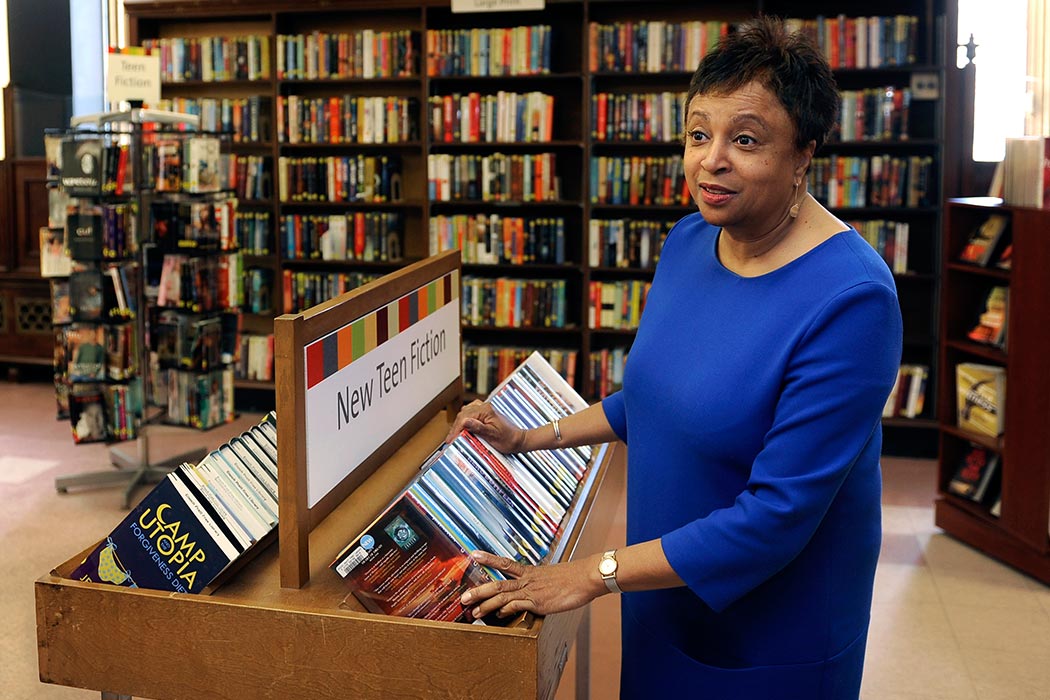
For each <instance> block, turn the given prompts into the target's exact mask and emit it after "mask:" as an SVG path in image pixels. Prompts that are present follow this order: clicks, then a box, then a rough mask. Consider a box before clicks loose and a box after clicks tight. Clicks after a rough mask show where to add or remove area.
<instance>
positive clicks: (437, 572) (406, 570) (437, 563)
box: [332, 498, 491, 622]
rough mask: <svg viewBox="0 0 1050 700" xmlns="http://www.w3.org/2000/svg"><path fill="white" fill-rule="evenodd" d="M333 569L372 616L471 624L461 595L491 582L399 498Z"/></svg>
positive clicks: (408, 501) (413, 506) (412, 505)
mask: <svg viewBox="0 0 1050 700" xmlns="http://www.w3.org/2000/svg"><path fill="white" fill-rule="evenodd" d="M332 568H333V569H334V570H335V572H336V573H338V574H339V575H340V576H342V577H343V578H344V579H345V580H346V581H347V582H348V583H349V584H350V586H351V588H352V590H353V593H354V595H355V596H356V597H357V599H358V600H359V601H360V602H361V604H362V605H364V607H365V608H366V609H367V610H369V611H370V612H374V613H383V614H387V615H397V616H399V617H412V618H422V619H426V620H440V621H444V622H473V621H474V618H473V616H472V614H471V612H470V610H469V609H468V608H465V607H463V605H462V604H461V603H460V602H459V597H460V596H461V595H462V594H463V593H464V592H465V591H467V590H468V589H470V588H473V587H475V586H478V585H481V584H482V583H486V582H488V581H490V580H491V577H490V576H489V575H488V574H487V573H486V571H485V570H484V569H483V568H482V567H481V566H480V565H479V564H477V563H476V562H475V561H474V560H473V559H471V558H470V556H469V554H468V553H467V552H466V551H464V550H463V548H462V547H460V546H458V545H457V544H456V543H455V542H454V541H453V540H452V538H450V537H448V536H446V535H445V534H444V533H443V532H442V531H441V530H439V529H438V527H437V525H435V523H434V521H433V520H431V518H430V517H428V516H427V515H425V514H424V513H423V512H422V511H421V510H420V509H419V508H417V507H416V504H415V502H414V501H413V500H411V499H407V498H399V499H398V500H397V501H395V502H394V503H393V504H392V505H391V506H390V507H389V508H387V510H386V511H384V512H383V514H382V515H380V516H379V518H377V519H376V520H375V521H374V522H373V523H372V525H370V526H369V527H368V529H366V530H365V532H363V533H362V534H361V535H360V536H359V537H357V538H355V540H354V541H353V542H352V543H351V545H350V547H349V548H348V549H347V550H345V551H344V553H343V555H342V556H341V557H340V558H339V560H338V561H336V562H335V563H334V564H333V565H332Z"/></svg>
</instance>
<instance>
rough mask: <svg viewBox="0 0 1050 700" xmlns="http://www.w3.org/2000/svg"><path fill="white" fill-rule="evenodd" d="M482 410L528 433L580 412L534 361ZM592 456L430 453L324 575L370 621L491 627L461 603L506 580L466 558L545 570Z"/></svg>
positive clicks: (466, 446)
mask: <svg viewBox="0 0 1050 700" xmlns="http://www.w3.org/2000/svg"><path fill="white" fill-rule="evenodd" d="M487 401H489V402H490V403H491V404H492V405H493V407H494V408H495V409H496V410H497V411H498V412H499V413H501V414H502V415H503V416H504V417H505V418H506V419H507V420H508V421H509V422H510V423H511V424H512V425H514V426H516V427H519V428H526V429H528V428H536V427H539V426H541V425H545V424H547V423H550V422H552V421H554V420H557V419H561V418H564V417H566V416H568V415H571V414H573V413H575V412H576V411H579V410H582V409H583V408H586V406H587V403H586V402H585V401H584V400H583V399H582V398H581V397H580V396H579V394H577V393H576V391H575V390H574V389H573V388H572V387H571V386H570V385H569V384H568V383H567V382H566V381H565V380H564V379H563V378H562V377H561V375H559V374H558V373H557V372H556V371H555V370H554V369H553V368H552V367H551V366H550V364H548V363H547V361H546V360H544V359H543V357H542V356H541V355H540V354H539V353H533V354H532V355H531V356H530V357H529V358H528V359H527V360H526V361H525V362H524V363H523V364H521V365H520V366H519V367H518V368H517V369H516V370H515V371H514V372H513V373H511V374H510V375H509V376H508V377H507V378H506V379H505V380H504V381H503V382H502V383H501V384H500V385H499V386H497V387H496V389H494V390H493V391H492V393H491V394H490V395H489V397H488V399H487ZM591 453H592V450H591V448H590V447H588V446H584V447H572V448H558V449H551V450H535V451H531V452H526V453H518V454H510V455H504V454H502V453H500V452H498V451H497V450H495V449H494V448H492V447H491V446H490V445H489V444H488V443H487V442H485V440H484V439H482V438H479V437H477V436H476V435H473V434H471V433H469V432H467V431H463V432H461V433H460V434H459V435H457V436H456V437H455V439H453V440H452V441H451V442H450V443H448V444H442V445H441V446H440V447H439V448H438V449H437V450H435V451H434V453H433V454H432V455H431V456H430V457H429V458H428V459H427V460H426V461H425V462H424V463H423V465H422V466H421V467H420V472H419V474H418V475H417V477H416V478H414V479H413V480H412V481H411V482H410V483H409V484H408V486H407V487H406V488H405V489H403V490H402V491H401V493H400V494H399V495H398V496H397V497H396V498H395V499H394V500H393V502H392V503H390V504H389V505H388V506H387V507H386V508H385V509H384V510H383V512H382V514H381V515H380V516H379V517H378V518H376V519H375V520H374V521H373V522H372V523H371V524H370V525H369V526H368V527H367V528H366V529H365V530H364V531H363V532H361V533H360V534H359V535H357V536H356V537H355V538H354V539H353V540H351V541H350V543H349V544H348V545H347V546H346V547H345V548H344V549H343V550H342V551H341V552H340V553H339V554H338V555H337V556H336V558H335V560H334V561H333V562H332V565H331V568H332V570H334V571H335V572H336V573H337V574H339V575H340V576H341V577H343V578H344V579H345V580H346V582H347V584H348V586H349V588H350V592H351V595H353V596H354V597H356V598H357V600H358V601H359V602H360V603H361V605H363V606H364V607H365V608H366V609H367V610H369V611H370V612H376V613H384V614H388V615H396V616H401V617H412V618H423V619H431V620H442V621H447V622H453V621H454V622H467V623H476V624H478V623H481V624H485V623H489V624H494V623H497V622H498V621H497V620H496V619H495V618H486V619H485V620H476V619H474V617H473V615H472V614H471V612H470V610H469V609H467V608H464V607H463V605H461V604H460V602H459V597H460V595H461V594H462V593H463V592H464V591H465V590H467V589H468V588H472V587H474V586H477V585H480V584H482V583H484V582H486V581H493V580H501V579H503V578H505V577H504V576H503V574H502V573H500V572H499V571H497V570H495V569H491V568H489V567H484V566H481V565H480V564H478V563H477V562H476V561H475V560H474V559H473V558H472V557H471V556H470V553H471V552H473V551H475V550H483V551H488V552H492V553H494V554H497V555H500V556H503V557H508V558H510V559H514V560H516V561H519V562H522V563H524V564H530V565H535V564H540V563H543V562H546V561H550V560H551V559H552V556H553V555H554V553H555V552H556V550H557V549H558V539H559V535H560V534H562V532H563V528H564V526H565V516H566V513H567V512H568V509H569V507H570V506H571V504H572V501H573V499H574V498H575V496H576V492H577V488H578V486H579V485H580V483H581V480H582V479H583V477H584V475H585V474H586V472H587V469H588V466H589V462H590V458H591Z"/></svg>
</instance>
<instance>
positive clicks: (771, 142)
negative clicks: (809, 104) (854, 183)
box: [685, 81, 815, 238]
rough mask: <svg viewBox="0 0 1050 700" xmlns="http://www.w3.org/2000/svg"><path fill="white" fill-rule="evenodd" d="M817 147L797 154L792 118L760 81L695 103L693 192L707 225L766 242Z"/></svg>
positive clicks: (690, 156)
mask: <svg viewBox="0 0 1050 700" xmlns="http://www.w3.org/2000/svg"><path fill="white" fill-rule="evenodd" d="M814 147H815V144H814V143H812V142H811V143H810V145H809V146H808V147H807V148H805V149H803V150H802V151H799V150H798V149H797V148H796V146H795V125H794V123H793V122H792V121H791V117H790V116H789V115H788V113H787V110H786V109H784V107H783V105H781V104H780V100H778V99H777V97H776V95H774V94H773V93H772V92H771V91H770V90H769V89H768V88H766V87H765V86H763V85H762V84H761V83H758V82H756V81H752V82H750V83H748V84H747V85H744V86H743V87H742V88H740V89H739V90H737V91H735V92H732V93H729V94H725V95H710V94H701V95H696V96H695V97H694V98H693V99H692V101H691V102H690V103H689V105H688V107H687V111H686V117H685V177H686V180H687V182H688V183H689V192H690V193H691V194H692V195H693V200H694V201H695V202H696V203H697V206H699V207H700V212H701V213H702V214H703V216H704V219H705V220H706V221H707V222H708V223H710V224H712V225H714V226H721V227H723V228H726V229H728V230H730V231H731V232H733V233H734V234H736V235H739V236H741V237H745V238H751V237H761V236H763V235H765V234H766V233H768V232H769V231H771V230H772V229H774V228H775V227H776V226H777V225H778V224H779V223H780V222H781V221H783V219H784V218H785V217H786V216H787V211H788V209H789V208H790V207H791V205H792V204H793V203H794V201H795V198H796V196H797V195H798V194H799V193H800V192H801V186H800V189H799V190H796V189H795V182H796V181H799V182H801V180H802V178H803V177H804V176H805V171H806V168H807V167H808V165H809V161H810V159H811V158H812V156H813V149H814Z"/></svg>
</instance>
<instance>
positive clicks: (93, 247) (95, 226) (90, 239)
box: [66, 206, 103, 260]
mask: <svg viewBox="0 0 1050 700" xmlns="http://www.w3.org/2000/svg"><path fill="white" fill-rule="evenodd" d="M102 239H103V234H102V209H101V207H91V206H89V207H83V208H76V209H74V210H73V211H71V212H70V213H69V214H67V216H66V245H68V246H69V255H70V257H71V258H73V260H101V259H102V257H103V250H102Z"/></svg>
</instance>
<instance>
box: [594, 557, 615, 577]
mask: <svg viewBox="0 0 1050 700" xmlns="http://www.w3.org/2000/svg"><path fill="white" fill-rule="evenodd" d="M598 573H600V574H601V575H602V576H612V575H613V574H615V573H616V560H615V559H602V562H601V563H600V564H598Z"/></svg>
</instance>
